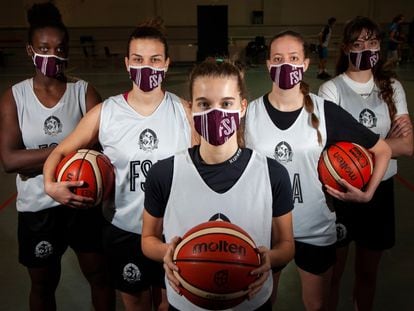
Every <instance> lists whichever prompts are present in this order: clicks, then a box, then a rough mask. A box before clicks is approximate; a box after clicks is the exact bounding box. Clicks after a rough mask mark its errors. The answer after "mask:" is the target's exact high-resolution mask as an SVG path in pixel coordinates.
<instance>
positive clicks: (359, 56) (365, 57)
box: [348, 50, 380, 70]
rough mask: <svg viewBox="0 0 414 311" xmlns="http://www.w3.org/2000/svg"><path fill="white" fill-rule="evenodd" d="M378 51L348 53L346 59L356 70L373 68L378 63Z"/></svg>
mask: <svg viewBox="0 0 414 311" xmlns="http://www.w3.org/2000/svg"><path fill="white" fill-rule="evenodd" d="M379 57H380V54H379V50H364V51H360V52H353V51H349V54H348V58H349V61H350V62H351V63H352V65H354V66H355V68H356V69H358V70H368V69H371V68H373V67H374V66H375V65H376V64H377V63H378V61H379Z"/></svg>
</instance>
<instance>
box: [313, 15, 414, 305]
mask: <svg viewBox="0 0 414 311" xmlns="http://www.w3.org/2000/svg"><path fill="white" fill-rule="evenodd" d="M380 33H381V30H380V28H379V27H378V26H377V25H376V24H375V23H374V22H373V21H371V20H370V19H368V18H365V17H357V18H354V19H353V20H351V21H350V22H348V24H347V25H346V27H345V29H344V33H343V39H342V47H341V52H340V56H339V59H338V64H337V68H336V71H337V74H338V76H337V77H335V78H334V79H332V80H331V81H328V82H326V83H324V84H323V85H322V86H321V87H320V89H319V94H320V96H322V97H324V98H326V99H327V100H330V101H332V102H334V103H336V104H338V105H339V106H341V107H342V108H344V109H345V110H347V111H348V112H349V113H351V114H352V116H353V117H354V118H355V119H356V120H358V121H359V123H361V124H363V125H364V126H366V127H367V128H369V129H370V130H372V131H373V132H374V133H377V134H379V136H380V137H382V138H383V139H385V141H386V142H387V143H388V145H389V146H390V147H391V150H392V157H393V159H392V160H391V161H390V163H389V165H388V168H387V171H386V173H385V176H384V177H383V178H382V181H381V183H380V185H379V186H378V188H377V190H376V191H375V193H374V195H373V197H372V199H371V200H370V201H369V202H368V203H363V204H357V203H350V202H347V203H345V202H341V201H335V202H334V205H335V209H336V212H337V229H338V230H337V232H338V242H337V247H338V248H337V262H336V265H335V268H334V274H333V280H332V295H331V301H330V309H331V310H335V309H336V306H337V304H338V299H339V297H338V296H339V287H340V280H341V276H342V273H343V271H344V268H345V263H346V257H347V253H348V246H349V244H350V242H351V241H352V240H353V241H355V245H356V254H355V281H354V292H353V293H354V297H353V299H354V304H355V309H357V310H372V308H373V301H374V295H375V287H376V278H377V271H378V265H379V263H380V259H381V256H382V253H383V251H384V250H386V249H390V248H391V247H393V245H394V243H395V219H394V190H393V188H394V187H393V176H394V175H395V174H396V173H397V162H396V159H394V158H396V157H399V156H404V155H412V154H413V131H412V125H411V120H410V117H409V114H408V110H407V101H406V99H405V93H404V90H403V88H402V86H401V83H400V82H399V81H397V80H396V79H395V74H394V73H392V72H390V71H387V70H386V69H385V67H384V62H383V60H382V59H381V56H380V45H381V44H380V43H381V42H380Z"/></svg>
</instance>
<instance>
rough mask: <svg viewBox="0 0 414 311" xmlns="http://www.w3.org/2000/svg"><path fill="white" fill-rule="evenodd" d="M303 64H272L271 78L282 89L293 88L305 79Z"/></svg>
mask: <svg viewBox="0 0 414 311" xmlns="http://www.w3.org/2000/svg"><path fill="white" fill-rule="evenodd" d="M303 67H304V66H303V65H293V64H289V63H284V64H280V65H272V66H270V78H271V79H272V81H273V82H274V83H276V84H277V85H278V86H279V87H280V88H281V89H282V90H288V89H291V88H293V87H294V86H295V85H296V84H298V83H299V82H300V81H302V79H303Z"/></svg>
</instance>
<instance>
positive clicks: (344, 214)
mask: <svg viewBox="0 0 414 311" xmlns="http://www.w3.org/2000/svg"><path fill="white" fill-rule="evenodd" d="M334 206H335V210H336V217H337V220H336V231H337V237H338V242H337V246H338V247H343V246H346V245H348V244H349V243H350V242H351V241H355V243H356V244H357V245H358V246H360V247H364V248H367V249H370V250H376V251H382V250H386V249H390V248H392V247H393V246H394V244H395V214H394V181H393V178H390V179H387V180H385V181H382V182H381V183H380V184H379V186H378V188H377V190H376V191H375V193H374V196H373V198H372V200H371V201H369V202H368V203H350V202H343V201H339V200H335V201H334Z"/></svg>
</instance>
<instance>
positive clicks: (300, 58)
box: [245, 31, 391, 311]
mask: <svg viewBox="0 0 414 311" xmlns="http://www.w3.org/2000/svg"><path fill="white" fill-rule="evenodd" d="M308 67H309V58H308V57H307V49H306V44H305V41H304V39H303V37H302V36H301V35H300V34H299V33H297V32H294V31H285V32H282V33H279V34H277V35H276V36H274V37H273V39H272V40H271V41H270V45H269V54H268V60H267V68H268V72H269V75H270V78H271V80H272V81H273V83H272V89H271V90H270V92H269V93H267V94H265V95H263V96H261V97H259V98H257V99H255V100H254V101H252V102H251V103H249V105H248V108H247V112H246V129H245V140H246V146H247V147H249V148H252V149H253V150H256V151H257V152H260V153H262V154H263V155H266V156H268V157H272V158H274V159H276V160H278V161H279V162H280V163H281V164H283V165H284V166H285V167H286V169H287V170H288V172H289V175H290V181H291V183H292V189H293V190H292V192H293V197H292V199H293V202H294V209H293V213H292V214H293V233H294V238H295V250H296V253H295V257H294V258H295V263H296V266H297V269H298V272H299V275H300V279H301V285H302V299H303V303H304V306H305V309H306V310H308V311H310V310H327V307H328V299H329V290H330V287H331V276H332V271H333V267H334V264H335V253H336V245H335V243H336V226H335V219H336V217H335V213H334V212H333V211H331V210H330V209H329V207H328V204H327V201H326V197H325V193H324V191H323V186H324V185H322V184H321V182H320V181H319V179H318V172H317V166H318V160H319V158H320V156H321V152H322V151H323V149H324V148H325V147H328V146H330V145H331V144H332V143H335V142H337V141H351V142H355V143H358V144H359V145H362V146H364V147H365V148H367V149H368V150H369V151H371V152H372V153H373V154H375V157H376V158H375V159H376V165H375V168H374V172H373V175H372V178H371V180H370V182H369V184H368V187H367V188H366V189H365V190H364V191H361V190H360V189H357V188H355V187H352V186H351V185H349V184H348V183H346V182H345V181H344V182H341V184H343V186H344V188H345V189H346V190H345V192H339V191H336V190H335V189H333V188H331V187H329V186H327V185H325V188H326V191H327V192H328V194H330V195H333V196H335V197H337V198H340V199H341V200H347V201H350V200H352V201H359V202H367V201H369V200H370V199H371V197H372V195H373V193H374V191H375V189H376V187H377V186H378V184H379V183H380V181H381V178H382V177H383V175H384V172H385V170H386V167H387V164H388V161H389V158H390V155H391V151H390V148H389V147H388V145H387V144H386V143H385V142H384V140H383V139H380V138H379V137H378V135H376V134H374V133H372V132H371V131H370V130H368V129H367V128H365V127H364V126H363V125H361V124H359V123H358V122H357V121H356V120H355V119H354V118H353V117H352V116H351V115H350V114H349V113H347V112H346V111H344V110H343V109H342V108H340V107H338V106H337V105H335V104H333V103H331V102H328V101H325V100H323V98H321V97H319V96H316V95H314V94H311V93H309V87H308V85H307V84H306V83H305V82H304V81H303V80H302V79H303V74H304V72H305V71H306V70H307V69H308ZM282 269H283V266H282V267H279V271H274V272H275V273H274V280H275V282H274V289H273V290H274V295H273V297H274V300H275V298H276V291H277V287H278V280H279V277H280V273H281V271H282ZM276 305H277V301H276Z"/></svg>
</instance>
